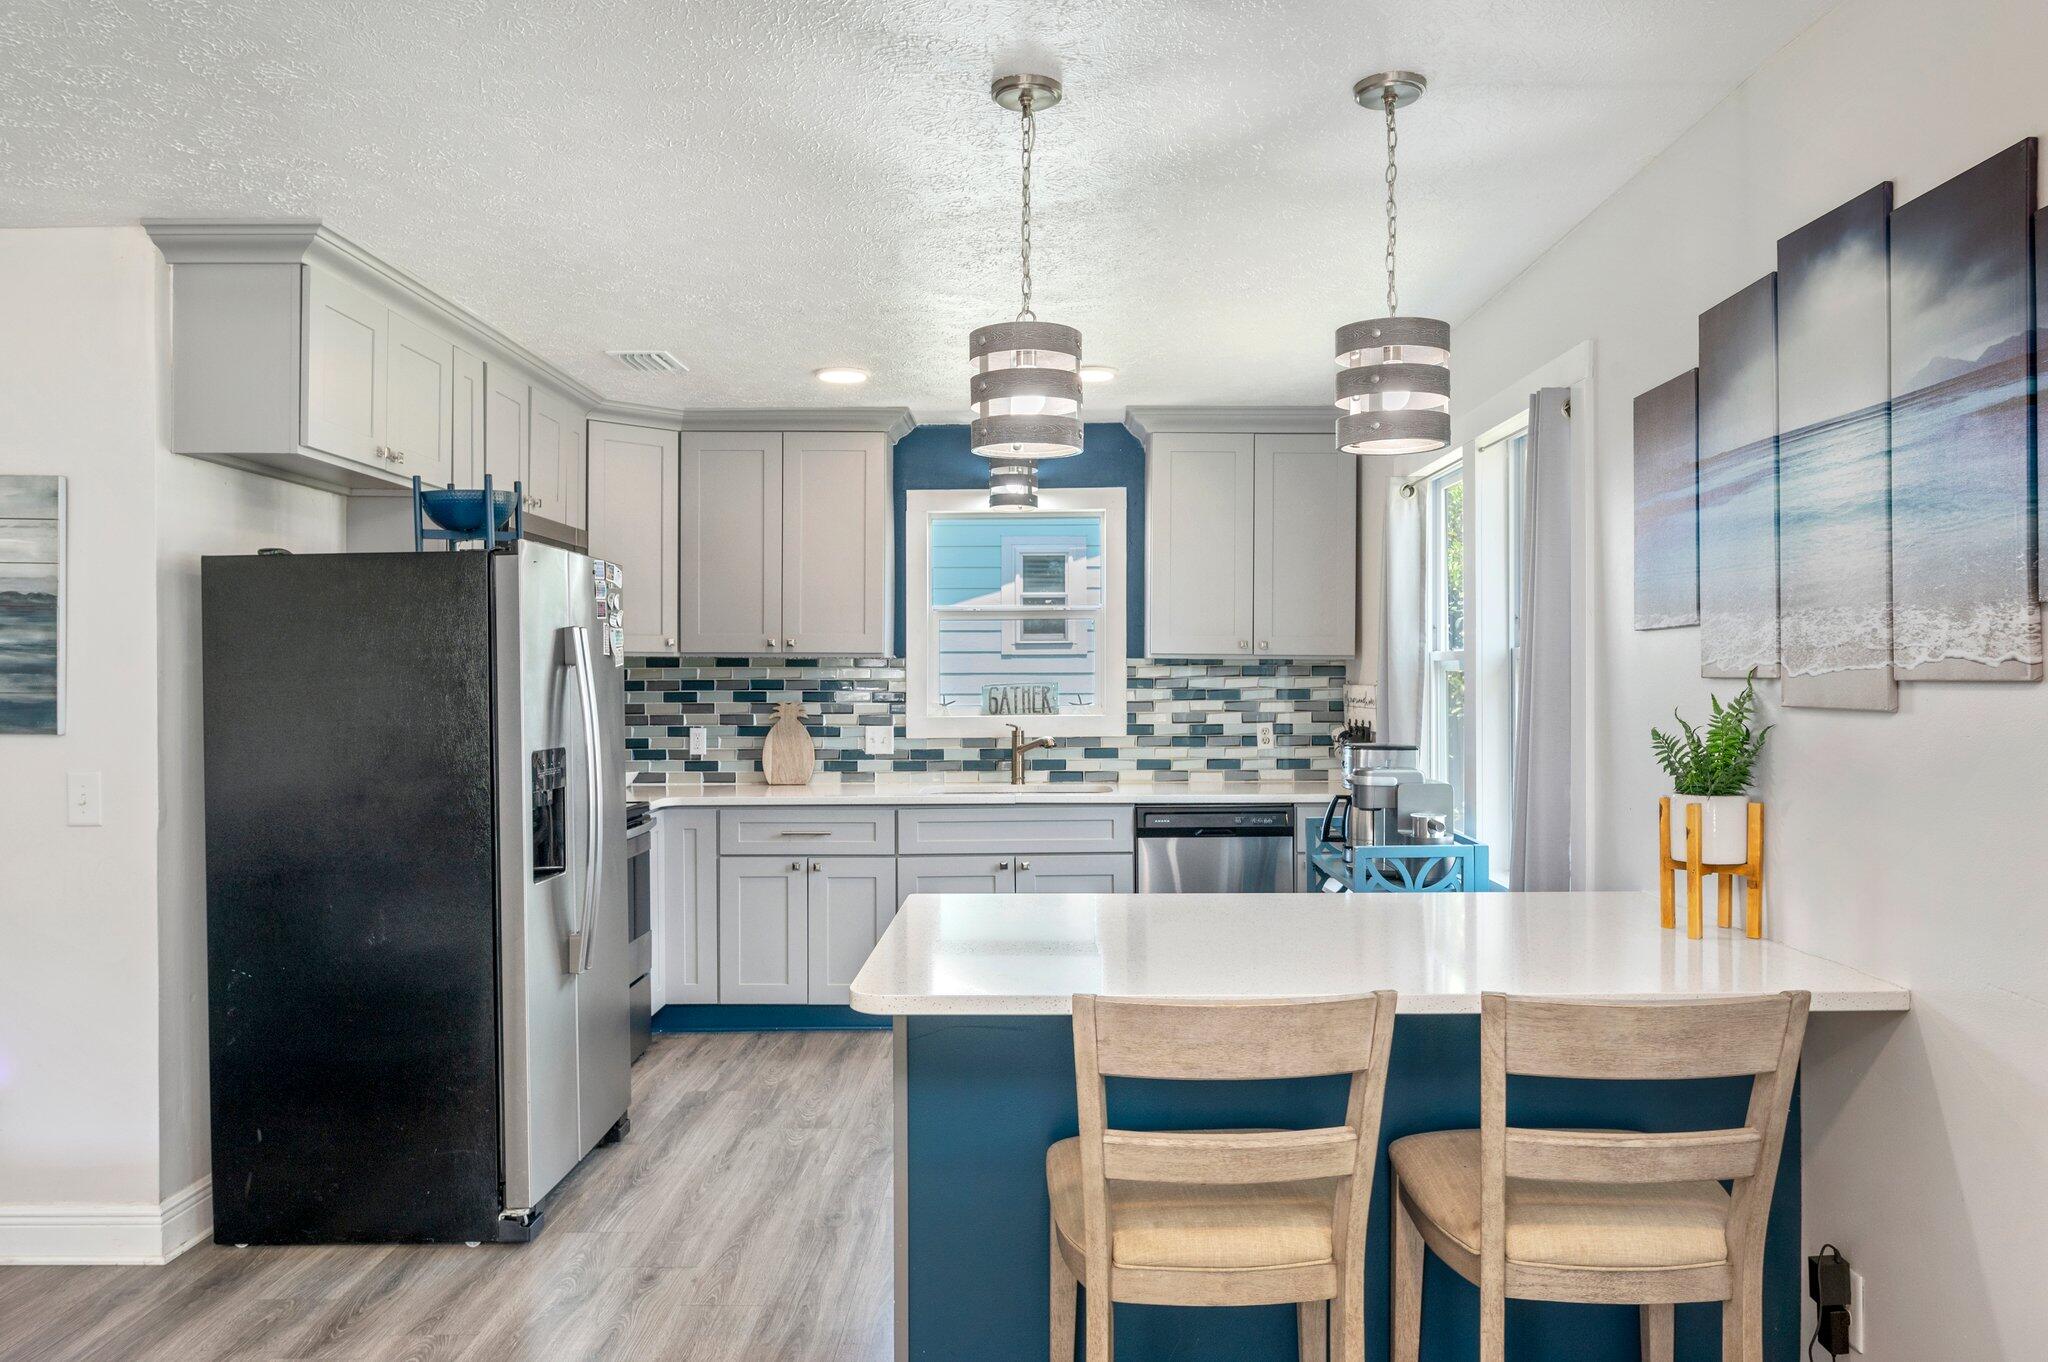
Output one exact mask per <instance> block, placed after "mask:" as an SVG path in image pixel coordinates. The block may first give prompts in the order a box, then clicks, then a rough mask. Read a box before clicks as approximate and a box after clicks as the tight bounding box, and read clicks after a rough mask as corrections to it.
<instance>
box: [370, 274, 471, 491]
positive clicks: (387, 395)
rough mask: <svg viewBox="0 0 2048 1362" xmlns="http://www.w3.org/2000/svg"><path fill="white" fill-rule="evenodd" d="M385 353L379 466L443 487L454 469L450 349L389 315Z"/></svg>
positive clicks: (417, 326)
mask: <svg viewBox="0 0 2048 1362" xmlns="http://www.w3.org/2000/svg"><path fill="white" fill-rule="evenodd" d="M386 353H387V354H388V356H389V359H388V360H387V362H386V363H385V365H384V446H385V459H384V461H385V462H387V463H389V464H390V466H391V471H392V472H394V473H397V474H398V475H399V476H401V477H406V478H410V477H414V476H417V477H420V478H423V479H425V480H426V484H427V486H429V487H440V486H444V485H445V484H447V483H448V482H449V481H450V479H451V478H452V476H453V469H454V460H453V455H452V450H453V448H454V443H453V442H454V436H455V420H454V415H453V407H454V397H455V344H454V342H453V341H451V340H449V339H448V338H447V337H446V336H443V335H440V334H439V333H437V332H434V331H431V330H429V329H427V328H426V327H424V326H422V325H420V324H419V323H418V322H416V321H414V320H412V319H411V318H410V317H407V316H406V315H405V314H404V313H402V312H393V313H392V314H391V321H390V332H389V345H388V348H387V351H386Z"/></svg>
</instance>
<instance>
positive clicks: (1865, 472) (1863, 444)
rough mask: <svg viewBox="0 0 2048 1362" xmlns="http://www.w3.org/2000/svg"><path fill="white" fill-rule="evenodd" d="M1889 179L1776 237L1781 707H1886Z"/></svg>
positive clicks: (1894, 690) (1893, 687) (1893, 685)
mask: <svg viewBox="0 0 2048 1362" xmlns="http://www.w3.org/2000/svg"><path fill="white" fill-rule="evenodd" d="M1891 209H1892V187H1891V186H1890V185H1889V184H1881V185H1878V186H1876V187H1875V188H1873V189H1870V190H1868V191H1866V192H1865V193H1862V194H1859V195H1858V196H1857V197H1855V198H1853V199H1851V200H1849V201H1848V202H1847V203H1845V204H1843V205H1841V206H1840V207H1839V208H1836V209H1834V210H1833V211H1832V212H1829V213H1827V214H1824V215H1823V216H1821V217H1819V218H1816V219H1815V220H1814V221H1812V222H1810V223H1808V224H1807V225H1806V226H1804V227H1801V228H1800V229H1799V230H1797V231H1795V232H1792V233H1789V234H1788V235H1786V236H1785V237H1783V238H1781V239H1780V240H1779V242H1778V424H1779V430H1780V434H1779V437H1778V576H1779V580H1778V611H1779V619H1778V632H1779V648H1780V652H1781V654H1782V670H1783V675H1784V687H1783V690H1782V692H1781V693H1782V695H1783V697H1784V701H1785V703H1786V704H1787V705H1789V706H1792V707H1794V708H1809V709H1851V710H1876V711H1880V712H1882V711H1890V710H1895V709H1897V708H1898V703H1899V701H1898V685H1897V682H1896V680H1895V679H1894V676H1893V673H1892V585H1891V544H1892V538H1891V456H1892V431H1891V401H1890V396H1891V287H1890V253H1891V246H1890V240H1891V232H1890V220H1891Z"/></svg>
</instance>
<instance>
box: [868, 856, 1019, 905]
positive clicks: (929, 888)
mask: <svg viewBox="0 0 2048 1362" xmlns="http://www.w3.org/2000/svg"><path fill="white" fill-rule="evenodd" d="M1015 865H1016V861H1015V860H1014V859H1013V858H1012V857H1009V856H899V857H897V858H896V888H897V890H898V893H899V895H900V897H901V898H906V899H907V898H909V897H910V896H911V895H912V894H1007V893H1010V892H1012V891H1013V890H1014V889H1015V888H1016V887H1017V872H1016V871H1015V870H1014V869H1013V867H1014V866H1015Z"/></svg>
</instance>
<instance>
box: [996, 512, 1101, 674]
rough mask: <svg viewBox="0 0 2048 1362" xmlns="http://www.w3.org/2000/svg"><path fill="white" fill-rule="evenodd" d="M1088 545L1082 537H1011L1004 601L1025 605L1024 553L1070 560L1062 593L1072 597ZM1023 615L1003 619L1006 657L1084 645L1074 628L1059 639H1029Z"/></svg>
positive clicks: (1007, 544) (1005, 555)
mask: <svg viewBox="0 0 2048 1362" xmlns="http://www.w3.org/2000/svg"><path fill="white" fill-rule="evenodd" d="M1084 547H1085V546H1084V545H1083V544H1082V543H1081V541H1080V540H1078V539H1011V540H1006V541H1005V542H1004V544H1003V601H1004V603H1005V604H1008V605H1021V604H1023V602H1022V601H1021V600H1019V599H1018V597H1019V596H1020V595H1021V594H1022V592H1023V589H1024V555H1025V554H1027V553H1034V554H1036V553H1058V554H1059V555H1060V556H1061V557H1063V558H1064V559H1065V560H1066V566H1065V574H1066V581H1065V584H1064V585H1063V586H1062V587H1061V594H1063V595H1064V596H1065V597H1066V598H1067V600H1069V601H1072V600H1073V599H1074V597H1075V595H1076V594H1077V592H1076V587H1077V586H1078V585H1079V584H1078V583H1077V582H1076V581H1075V577H1076V575H1077V572H1076V568H1075V564H1076V563H1077V561H1078V556H1079V555H1080V553H1081V552H1082V551H1083V548H1084ZM1022 624H1023V619H1022V618H1021V617H1019V618H1017V619H1010V620H1005V621H1003V655H1004V656H1005V657H1045V656H1047V655H1049V654H1055V653H1071V652H1073V651H1075V650H1076V649H1077V648H1079V647H1080V646H1081V641H1080V640H1079V639H1077V638H1075V637H1074V636H1073V634H1072V631H1068V632H1066V633H1064V634H1063V635H1062V636H1061V637H1059V638H1056V639H1027V638H1025V637H1024V631H1023V629H1022V628H1021V627H1020V626H1021V625H1022Z"/></svg>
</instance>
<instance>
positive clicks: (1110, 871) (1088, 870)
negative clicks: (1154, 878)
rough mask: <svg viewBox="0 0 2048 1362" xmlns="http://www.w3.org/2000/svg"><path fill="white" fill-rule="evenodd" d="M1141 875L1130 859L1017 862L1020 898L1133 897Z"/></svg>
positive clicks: (1033, 858) (1051, 858)
mask: <svg viewBox="0 0 2048 1362" xmlns="http://www.w3.org/2000/svg"><path fill="white" fill-rule="evenodd" d="M1136 886H1137V871H1136V867H1135V865H1134V863H1133V861H1132V859H1131V857H1129V856H1120V855H1108V854H1104V855H1099V856H1023V857H1019V858H1018V860H1017V892H1018V893H1020V894H1130V893H1135V892H1136Z"/></svg>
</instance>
